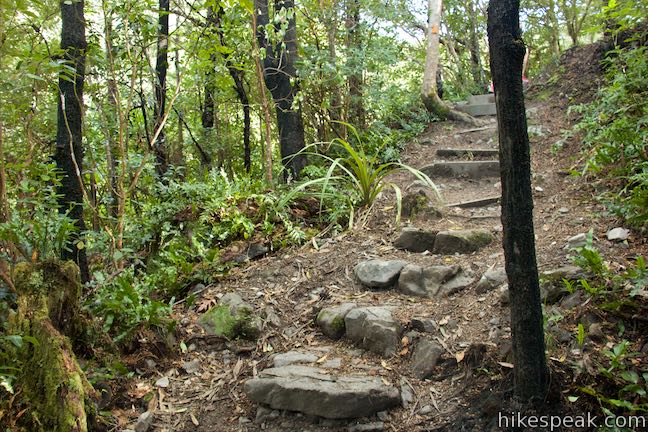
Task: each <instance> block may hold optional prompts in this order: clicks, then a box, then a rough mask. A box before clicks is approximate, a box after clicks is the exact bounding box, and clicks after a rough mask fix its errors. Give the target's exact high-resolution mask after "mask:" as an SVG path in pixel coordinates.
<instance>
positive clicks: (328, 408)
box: [243, 366, 401, 419]
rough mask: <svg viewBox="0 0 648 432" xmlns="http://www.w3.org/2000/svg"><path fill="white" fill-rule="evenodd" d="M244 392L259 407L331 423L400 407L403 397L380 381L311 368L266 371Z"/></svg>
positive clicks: (271, 369)
mask: <svg viewBox="0 0 648 432" xmlns="http://www.w3.org/2000/svg"><path fill="white" fill-rule="evenodd" d="M243 390H244V392H245V394H246V395H247V396H248V397H249V398H250V399H251V400H252V401H253V402H256V403H261V404H265V405H268V406H270V408H272V409H278V410H288V411H298V412H301V413H304V414H308V415H314V416H319V417H325V418H329V419H345V418H358V417H366V416H370V415H372V414H375V413H377V412H379V411H385V410H388V409H390V408H395V407H397V406H399V405H400V403H401V399H400V393H399V391H398V389H397V388H396V387H394V386H388V385H385V384H384V383H383V382H382V380H381V379H380V378H378V377H368V376H360V375H331V374H328V373H325V372H323V371H322V370H320V369H318V368H314V367H308V366H286V367H282V368H270V369H265V370H263V371H261V372H260V373H259V375H257V376H256V377H255V378H252V379H250V380H248V381H247V382H246V383H245V385H244V387H243Z"/></svg>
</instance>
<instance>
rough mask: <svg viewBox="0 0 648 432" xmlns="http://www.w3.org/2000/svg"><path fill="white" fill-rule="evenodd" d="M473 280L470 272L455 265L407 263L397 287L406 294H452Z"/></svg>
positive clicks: (430, 295) (431, 295)
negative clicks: (422, 265) (423, 265)
mask: <svg viewBox="0 0 648 432" xmlns="http://www.w3.org/2000/svg"><path fill="white" fill-rule="evenodd" d="M474 281H475V278H474V277H473V276H472V274H470V273H469V272H466V271H464V270H463V269H462V268H461V267H459V266H457V265H454V266H443V265H439V266H430V267H425V268H424V267H421V266H419V265H416V264H408V265H406V266H405V267H404V268H403V270H401V274H400V276H399V278H398V285H397V287H398V290H399V291H401V292H403V293H404V294H408V295H413V296H419V297H441V296H447V295H450V294H454V293H455V292H457V291H460V290H462V289H464V288H466V287H467V286H469V285H470V284H472V283H473V282H474Z"/></svg>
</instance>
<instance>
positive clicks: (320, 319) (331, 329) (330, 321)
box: [315, 303, 357, 339]
mask: <svg viewBox="0 0 648 432" xmlns="http://www.w3.org/2000/svg"><path fill="white" fill-rule="evenodd" d="M356 307H357V306H356V304H355V303H343V304H341V305H339V306H335V307H329V308H324V309H322V310H321V311H320V312H319V313H318V314H317V318H316V319H315V323H316V324H317V325H318V326H319V327H320V329H322V333H324V334H325V335H326V336H328V337H330V338H331V339H340V338H341V337H342V336H343V335H344V332H345V330H346V325H345V324H344V317H346V315H347V314H348V313H349V311H351V310H352V309H354V308H356Z"/></svg>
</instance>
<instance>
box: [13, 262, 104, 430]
mask: <svg viewBox="0 0 648 432" xmlns="http://www.w3.org/2000/svg"><path fill="white" fill-rule="evenodd" d="M15 276H16V277H15V278H14V280H15V285H16V291H17V293H18V294H19V297H18V309H17V312H16V314H15V315H13V316H12V317H11V318H10V320H9V331H10V332H11V333H13V334H19V335H22V336H23V337H24V338H25V337H29V338H28V339H26V340H27V341H31V343H25V344H23V346H22V348H20V349H19V350H18V351H17V352H16V356H17V358H18V360H19V361H20V364H22V370H21V373H20V375H19V378H18V381H17V383H18V385H19V386H20V389H21V391H22V394H23V395H24V399H25V400H24V403H25V405H27V406H28V411H27V412H26V414H25V416H24V420H25V421H26V422H29V425H28V426H29V430H33V431H39V432H40V431H43V432H71V431H72V432H87V431H88V430H89V429H88V428H89V425H90V424H91V423H92V422H93V419H94V417H95V414H96V402H95V401H96V400H98V397H97V393H96V391H95V390H94V388H93V387H92V385H90V383H89V382H88V380H87V379H86V376H85V374H84V372H83V371H82V370H81V367H80V366H79V363H78V362H77V359H76V356H75V354H74V351H73V349H72V344H73V342H71V341H73V340H74V339H76V341H77V343H78V342H81V341H85V338H84V337H82V336H81V335H83V334H87V332H86V331H85V330H84V329H83V328H82V327H83V326H82V317H81V315H79V313H78V312H79V298H80V294H81V284H80V281H79V270H78V268H77V267H76V265H75V264H74V263H72V262H68V263H60V262H46V263H40V264H34V265H32V264H27V263H22V264H19V265H18V266H17V267H16V271H15Z"/></svg>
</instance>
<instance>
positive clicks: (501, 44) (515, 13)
mask: <svg viewBox="0 0 648 432" xmlns="http://www.w3.org/2000/svg"><path fill="white" fill-rule="evenodd" d="M519 7H520V2H519V0H491V2H490V5H489V7H488V40H489V48H490V57H491V60H490V63H491V74H492V77H493V84H494V87H495V100H496V104H497V123H498V130H499V146H500V147H499V153H500V166H501V168H500V171H501V179H502V226H503V228H504V234H503V236H504V240H503V244H504V257H505V262H506V274H507V276H508V280H509V292H510V296H511V300H510V304H511V329H512V336H513V358H514V365H515V367H514V369H513V377H514V386H515V388H514V396H515V397H516V398H517V399H519V400H520V401H523V402H532V403H533V404H535V405H539V404H541V403H542V402H543V401H544V397H545V395H546V392H547V384H548V370H547V364H546V359H545V343H544V332H543V324H542V323H543V319H542V308H541V304H540V287H539V282H538V269H537V264H536V255H535V239H534V230H533V196H532V192H531V160H530V150H529V136H528V132H527V123H526V114H525V108H524V94H523V90H522V79H521V77H522V62H523V59H524V54H525V52H526V48H525V45H524V42H523V41H522V39H521V31H520V23H519Z"/></svg>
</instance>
